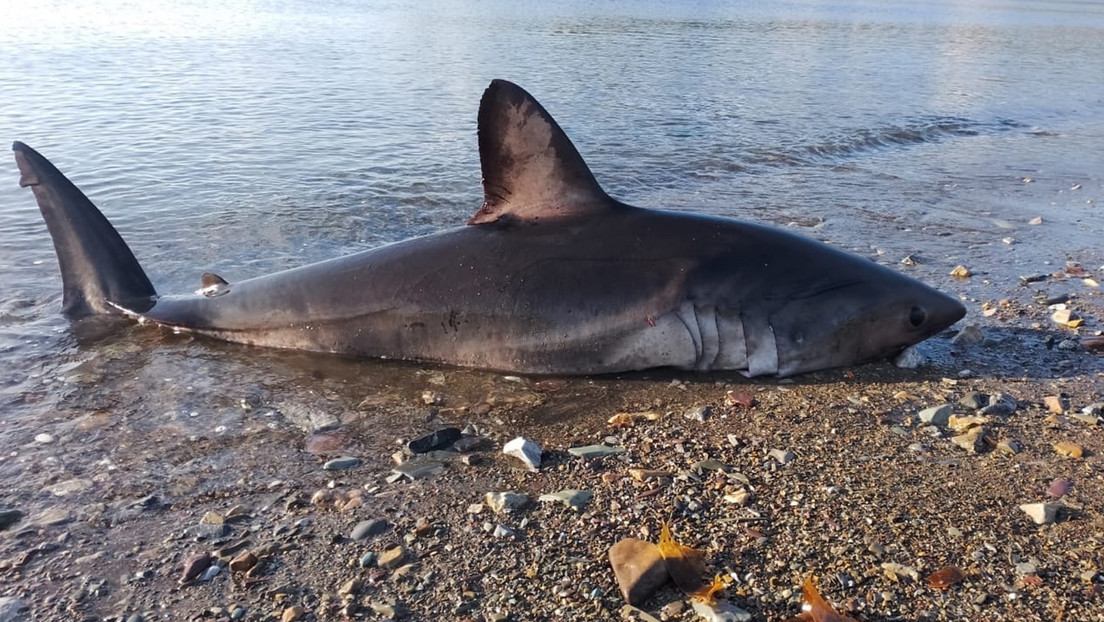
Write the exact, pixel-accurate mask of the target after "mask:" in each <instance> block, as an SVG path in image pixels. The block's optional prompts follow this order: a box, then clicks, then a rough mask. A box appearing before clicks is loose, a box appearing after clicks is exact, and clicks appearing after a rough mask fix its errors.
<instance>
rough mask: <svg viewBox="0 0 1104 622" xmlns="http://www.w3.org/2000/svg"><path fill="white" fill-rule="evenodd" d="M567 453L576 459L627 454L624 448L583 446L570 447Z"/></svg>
mask: <svg viewBox="0 0 1104 622" xmlns="http://www.w3.org/2000/svg"><path fill="white" fill-rule="evenodd" d="M567 453H569V454H571V455H572V456H575V457H576V458H583V459H589V458H600V457H602V456H611V455H615V454H623V453H625V448H624V447H610V446H609V445H583V446H582V447H570V448H568V450H567Z"/></svg>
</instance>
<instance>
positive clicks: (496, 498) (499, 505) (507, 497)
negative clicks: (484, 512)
mask: <svg viewBox="0 0 1104 622" xmlns="http://www.w3.org/2000/svg"><path fill="white" fill-rule="evenodd" d="M485 498H486V502H487V507H489V508H491V509H492V510H494V511H495V512H510V511H513V510H516V509H518V508H520V507H522V506H523V505H525V504H526V503H529V497H526V496H525V495H523V494H520V493H516V492H488V493H487V496H486V497H485Z"/></svg>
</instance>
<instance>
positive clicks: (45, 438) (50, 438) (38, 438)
mask: <svg viewBox="0 0 1104 622" xmlns="http://www.w3.org/2000/svg"><path fill="white" fill-rule="evenodd" d="M34 440H35V442H36V443H39V444H42V445H48V444H50V443H52V442H54V440H55V439H54V435H53V434H48V433H46V432H42V433H39V434H35V438H34Z"/></svg>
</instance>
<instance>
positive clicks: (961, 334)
mask: <svg viewBox="0 0 1104 622" xmlns="http://www.w3.org/2000/svg"><path fill="white" fill-rule="evenodd" d="M982 341H985V335H983V334H982V333H981V329H980V328H978V327H977V326H974V325H973V324H970V325H968V326H966V327H965V328H963V329H962V330H960V331H958V334H957V335H955V336H954V337H953V338H952V339H951V343H953V344H960V343H962V344H977V343H981V342H982Z"/></svg>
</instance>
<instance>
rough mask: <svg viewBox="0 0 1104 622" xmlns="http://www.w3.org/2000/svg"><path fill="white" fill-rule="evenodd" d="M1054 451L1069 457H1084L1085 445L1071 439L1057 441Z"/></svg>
mask: <svg viewBox="0 0 1104 622" xmlns="http://www.w3.org/2000/svg"><path fill="white" fill-rule="evenodd" d="M1054 451H1056V452H1058V455H1060V456H1066V457H1067V458H1082V457H1084V455H1085V448H1084V447H1082V446H1080V445H1078V444H1077V443H1071V442H1070V441H1062V442H1060V443H1055V444H1054Z"/></svg>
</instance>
